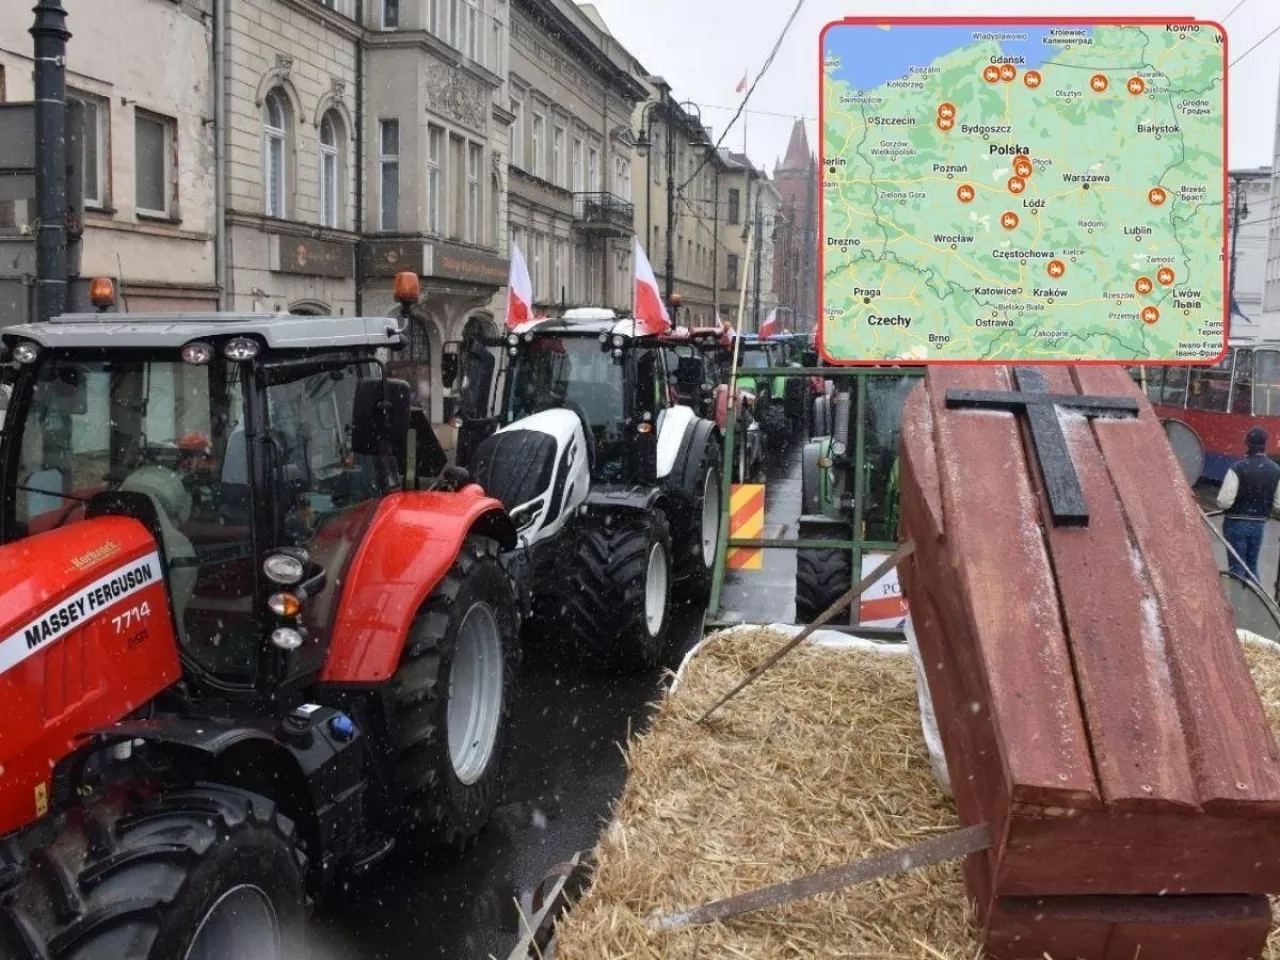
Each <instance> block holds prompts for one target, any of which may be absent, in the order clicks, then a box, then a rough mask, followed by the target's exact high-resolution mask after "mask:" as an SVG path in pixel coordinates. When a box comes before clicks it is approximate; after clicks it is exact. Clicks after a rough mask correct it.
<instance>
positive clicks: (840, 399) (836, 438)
mask: <svg viewBox="0 0 1280 960" xmlns="http://www.w3.org/2000/svg"><path fill="white" fill-rule="evenodd" d="M835 399H836V411H835V419H834V425H833V427H832V430H831V439H832V441H833V442H835V443H843V444H844V449H845V450H848V449H849V408H850V407H851V406H852V405H853V401H852V398H850V396H849V394H848V392H847V391H846V392H843V393H837V394H836V398H835Z"/></svg>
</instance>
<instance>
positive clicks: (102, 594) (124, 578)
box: [0, 553, 160, 674]
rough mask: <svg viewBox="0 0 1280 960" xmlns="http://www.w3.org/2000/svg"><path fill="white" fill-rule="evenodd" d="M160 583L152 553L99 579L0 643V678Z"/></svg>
mask: <svg viewBox="0 0 1280 960" xmlns="http://www.w3.org/2000/svg"><path fill="white" fill-rule="evenodd" d="M159 579H160V554H159V553H152V554H149V555H148V556H145V557H142V558H141V559H139V560H134V561H133V562H132V563H129V564H126V565H125V566H123V567H117V568H116V569H115V570H113V571H111V572H110V573H107V574H104V575H103V576H101V577H99V578H98V579H97V580H95V581H94V582H93V583H91V584H89V586H87V587H85V588H84V589H82V590H79V591H78V592H76V593H75V594H73V595H72V596H70V597H68V598H66V599H65V600H63V601H62V602H61V603H59V604H58V605H57V606H56V607H54V608H53V609H52V610H48V611H46V612H45V613H42V614H41V615H40V616H38V617H36V618H35V619H34V620H31V621H30V622H29V623H27V624H25V625H23V626H21V627H19V628H18V629H17V630H15V631H14V632H13V633H11V634H10V635H9V636H8V637H6V638H5V639H4V640H0V674H4V673H8V672H9V671H10V670H12V669H13V668H14V667H16V666H17V665H18V664H20V663H21V662H22V661H23V660H26V659H27V658H28V657H30V656H34V655H35V654H37V653H39V652H40V651H41V650H43V649H44V648H46V647H47V646H49V644H51V643H52V642H53V641H55V640H57V639H58V638H59V637H61V636H62V635H63V634H65V633H67V632H69V631H70V630H72V629H74V628H76V627H79V626H82V625H83V624H85V623H86V622H88V621H90V620H93V619H94V618H96V617H97V616H98V615H99V614H101V613H103V612H105V611H106V610H109V609H111V608H112V607H114V606H115V605H116V604H117V603H119V602H120V601H122V600H124V599H126V598H128V597H130V596H133V595H134V594H136V593H138V592H139V591H141V590H143V589H145V588H146V587H147V586H149V585H150V584H152V583H155V582H156V581H157V580H159Z"/></svg>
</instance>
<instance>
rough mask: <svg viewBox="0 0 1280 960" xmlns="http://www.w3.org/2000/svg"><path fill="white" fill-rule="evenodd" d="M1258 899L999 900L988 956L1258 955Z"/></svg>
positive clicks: (1261, 902)
mask: <svg viewBox="0 0 1280 960" xmlns="http://www.w3.org/2000/svg"><path fill="white" fill-rule="evenodd" d="M1270 926H1271V910H1270V906H1269V904H1268V903H1267V898H1266V897H1262V896H1256V895H1255V896H1225V897H1026V898H1000V899H998V900H997V901H996V903H995V905H994V907H993V909H992V911H991V915H990V923H989V928H990V931H991V932H992V933H993V934H994V936H993V937H990V938H988V941H987V944H986V946H987V955H988V957H989V958H990V960H1044V958H1045V957H1046V956H1051V957H1053V958H1054V960H1076V958H1082V960H1091V958H1095V957H1096V958H1098V960H1239V958H1250V960H1252V958H1256V957H1259V956H1261V955H1262V948H1263V946H1264V945H1265V943H1266V939H1267V932H1268V930H1269V929H1270Z"/></svg>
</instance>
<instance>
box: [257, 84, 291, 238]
mask: <svg viewBox="0 0 1280 960" xmlns="http://www.w3.org/2000/svg"><path fill="white" fill-rule="evenodd" d="M288 122H289V110H288V107H287V105H286V101H285V98H284V94H283V93H281V92H280V91H279V90H272V91H271V92H270V93H268V94H267V97H266V99H265V100H264V101H263V104H262V183H263V191H264V200H265V204H264V212H265V213H266V215H267V216H268V217H281V218H283V217H284V216H285V213H286V210H285V196H286V190H287V186H288V185H287V183H286V170H285V157H286V156H287V152H286V150H285V145H286V144H287V143H288V138H289V132H288Z"/></svg>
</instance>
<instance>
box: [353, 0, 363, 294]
mask: <svg viewBox="0 0 1280 960" xmlns="http://www.w3.org/2000/svg"><path fill="white" fill-rule="evenodd" d="M356 26H357V27H358V28H359V35H358V36H357V37H356V162H355V164H354V166H355V184H356V198H355V200H356V204H355V206H356V210H355V215H356V222H355V232H356V277H355V280H356V316H357V317H363V316H364V257H362V256H361V253H362V251H361V247H363V246H364V0H356Z"/></svg>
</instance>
